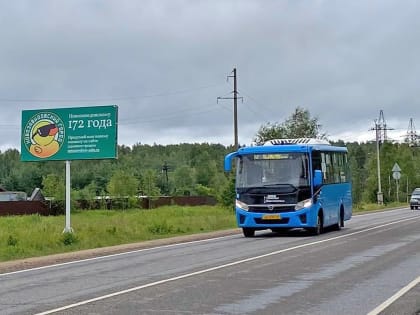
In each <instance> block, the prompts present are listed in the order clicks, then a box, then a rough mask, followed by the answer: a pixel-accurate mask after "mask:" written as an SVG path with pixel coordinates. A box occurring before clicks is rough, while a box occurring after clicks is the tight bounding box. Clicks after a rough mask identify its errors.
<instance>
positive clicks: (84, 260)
mask: <svg viewBox="0 0 420 315" xmlns="http://www.w3.org/2000/svg"><path fill="white" fill-rule="evenodd" d="M233 236H236V234H234V235H226V236H219V237H214V238H206V239H203V240H197V241H189V242H182V243H176V244H168V245H161V246H156V247H149V248H142V249H136V250H131V251H128V252H123V253H118V254H111V255H104V256H98V257H92V258H86V259H80V260H74V261H68V262H65V263H59V264H53V265H48V266H42V267H36V268H28V269H22V270H17V271H11V272H7V273H0V278H1V277H3V276H9V275H15V274H18V273H24V272H30V271H37V270H42V269H49V268H55V267H61V266H66V265H73V264H78V263H83V262H88V261H95V260H101V259H106V258H112V257H118V256H123V255H130V254H135V253H141V252H145V251H151V250H155V249H162V248H169V247H176V246H182V245H190V244H197V243H205V242H210V241H214V240H219V239H223V238H229V237H233Z"/></svg>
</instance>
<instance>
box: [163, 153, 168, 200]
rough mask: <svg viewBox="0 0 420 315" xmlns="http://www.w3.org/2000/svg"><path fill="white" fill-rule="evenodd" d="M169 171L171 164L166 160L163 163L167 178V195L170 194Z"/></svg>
mask: <svg viewBox="0 0 420 315" xmlns="http://www.w3.org/2000/svg"><path fill="white" fill-rule="evenodd" d="M168 171H169V166H168V163H167V162H166V161H165V163H164V164H163V165H162V172H164V173H165V179H166V187H165V190H166V195H169V177H168Z"/></svg>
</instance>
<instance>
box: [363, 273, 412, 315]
mask: <svg viewBox="0 0 420 315" xmlns="http://www.w3.org/2000/svg"><path fill="white" fill-rule="evenodd" d="M419 283H420V276H419V277H418V278H417V279H415V280H413V281H411V282H410V283H409V284H408V285H406V286H405V287H404V288H402V289H401V290H399V291H398V292H397V293H395V294H394V295H393V296H391V297H390V298H389V299H388V300H386V301H385V302H383V303H382V304H380V305H378V306H377V307H376V308H375V309H373V310H372V311H370V312H369V313H367V315H377V314H379V313H380V312H382V311H383V310H385V309H386V308H387V307H388V306H390V305H391V304H392V303H394V302H395V301H396V300H398V299H399V298H400V297H401V296H403V295H404V294H405V293H407V292H408V291H410V290H411V289H412V288H414V287H415V286H416V285H417V284H419Z"/></svg>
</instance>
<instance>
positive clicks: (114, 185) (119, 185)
mask: <svg viewBox="0 0 420 315" xmlns="http://www.w3.org/2000/svg"><path fill="white" fill-rule="evenodd" d="M138 185H139V183H138V180H137V178H135V177H134V176H133V175H130V174H127V173H126V172H124V171H121V170H116V171H115V172H114V173H113V175H112V177H111V179H110V181H109V183H108V187H107V188H108V192H109V193H110V195H111V196H115V197H129V196H135V195H137V191H138Z"/></svg>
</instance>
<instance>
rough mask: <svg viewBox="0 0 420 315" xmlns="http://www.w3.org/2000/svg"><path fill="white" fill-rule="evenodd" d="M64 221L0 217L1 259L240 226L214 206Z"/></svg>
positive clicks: (95, 214) (84, 214) (362, 208)
mask: <svg viewBox="0 0 420 315" xmlns="http://www.w3.org/2000/svg"><path fill="white" fill-rule="evenodd" d="M404 206H407V204H406V203H393V204H387V205H384V206H378V205H377V204H363V205H354V207H353V213H355V214H357V213H360V212H366V211H375V210H383V209H388V208H396V207H404ZM64 224H65V217H64V216H50V217H43V216H39V215H30V216H9V217H0V261H8V260H14V259H20V258H28V257H38V256H45V255H50V254H57V253H65V252H71V251H76V250H82V249H91V248H100V247H105V246H113V245H120V244H128V243H135V242H140V241H146V240H152V239H159V238H166V237H172V236H179V235H188V234H195V233H201V232H210V231H217V230H225V229H230V228H235V227H236V222H235V217H234V214H233V212H232V211H231V210H227V209H225V208H222V207H210V206H202V207H180V206H171V207H162V208H158V209H154V210H138V209H131V210H125V211H121V210H92V211H74V212H73V213H72V216H71V226H72V228H73V229H74V233H72V234H70V233H64V234H63V229H64Z"/></svg>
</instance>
